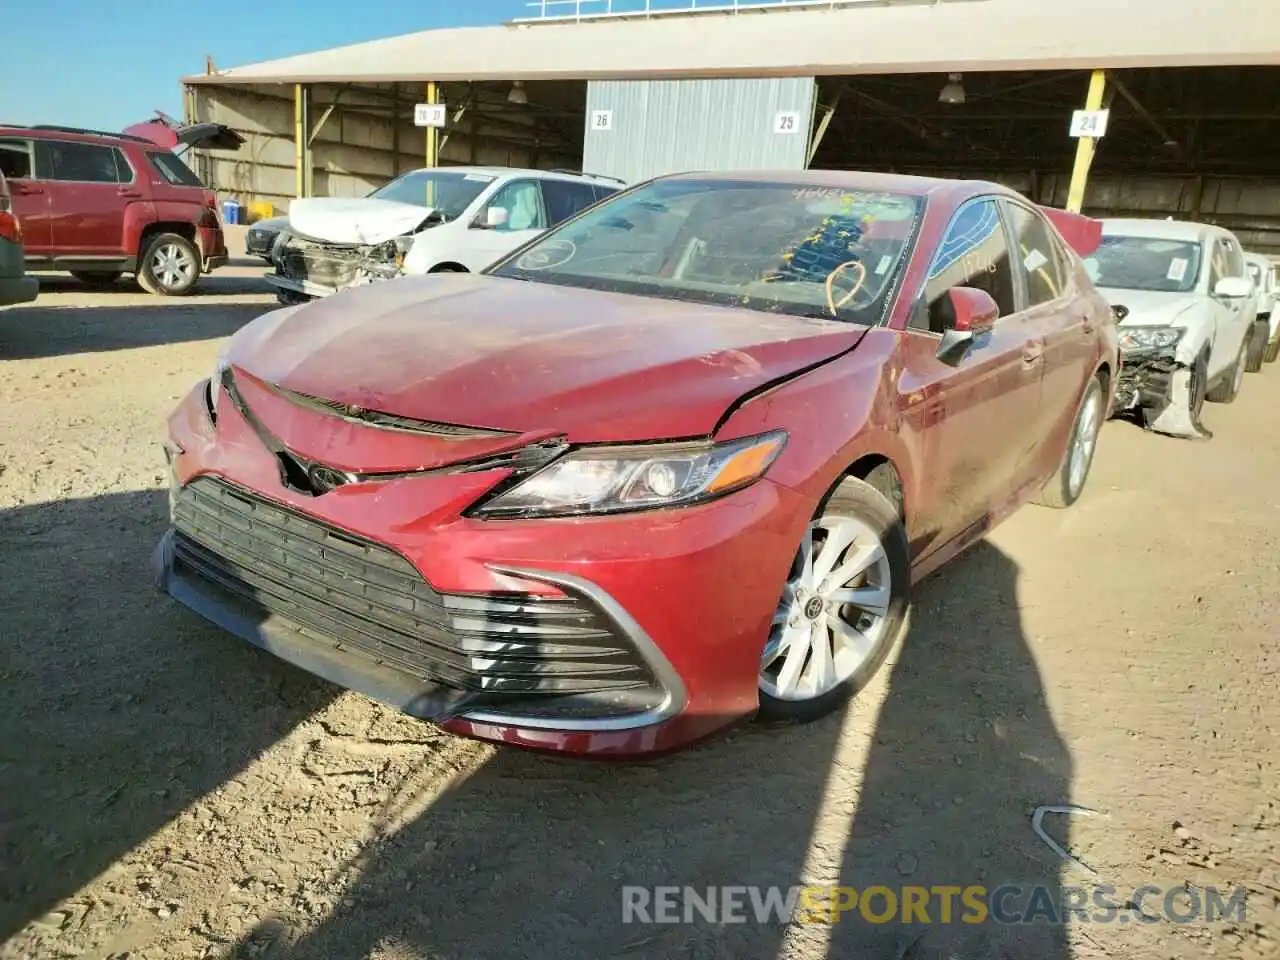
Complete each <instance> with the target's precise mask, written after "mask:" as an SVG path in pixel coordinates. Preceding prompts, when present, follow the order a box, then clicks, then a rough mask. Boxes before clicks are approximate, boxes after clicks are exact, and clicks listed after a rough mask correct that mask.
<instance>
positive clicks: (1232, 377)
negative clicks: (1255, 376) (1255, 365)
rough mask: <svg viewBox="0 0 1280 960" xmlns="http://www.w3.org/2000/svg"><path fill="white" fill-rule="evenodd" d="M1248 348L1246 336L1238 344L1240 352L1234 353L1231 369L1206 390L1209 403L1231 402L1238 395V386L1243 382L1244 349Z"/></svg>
mask: <svg viewBox="0 0 1280 960" xmlns="http://www.w3.org/2000/svg"><path fill="white" fill-rule="evenodd" d="M1248 348H1249V340H1248V339H1247V338H1246V340H1245V342H1244V343H1242V344H1241V345H1240V352H1239V353H1238V354H1236V360H1235V363H1234V364H1232V366H1231V369H1230V370H1229V371H1228V372H1227V374H1226V375H1225V376H1224V377H1222V379H1220V380H1219V381H1218V382H1217V384H1216V385H1215V386H1214V387H1213V388H1212V389H1211V390H1210V391H1209V392H1208V394H1207V397H1206V398H1207V399H1208V401H1209V402H1210V403H1232V402H1233V401H1234V400H1235V398H1236V397H1238V396H1240V387H1241V385H1243V383H1244V368H1245V351H1246V350H1248Z"/></svg>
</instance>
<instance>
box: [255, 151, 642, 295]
mask: <svg viewBox="0 0 1280 960" xmlns="http://www.w3.org/2000/svg"><path fill="white" fill-rule="evenodd" d="M623 186H624V184H623V183H622V181H620V180H612V179H610V178H607V177H598V176H592V175H589V174H580V173H572V172H569V171H559V170H515V169H511V168H508V167H431V168H427V169H422V170H414V171H412V172H410V173H405V174H401V175H400V176H399V177H397V178H396V179H395V180H392V181H391V182H390V183H388V184H387V185H386V186H383V187H379V188H378V189H377V190H375V191H374V192H373V193H371V194H370V195H369V196H367V197H359V198H350V199H347V198H340V197H316V198H309V199H302V200H295V201H294V202H293V203H292V204H291V205H290V207H289V227H288V229H287V230H284V231H282V232H281V234H280V236H279V237H278V238H277V239H276V242H275V246H274V247H273V249H272V252H271V261H272V263H274V264H275V267H276V272H275V273H274V274H272V275H269V276H268V277H267V280H268V281H269V282H270V283H271V284H272V285H273V286H274V287H275V288H276V290H277V291H278V293H279V294H280V299H281V300H284V301H286V302H294V301H297V300H303V299H310V298H312V297H323V296H327V295H329V294H331V293H334V292H336V291H338V290H341V289H345V288H347V287H353V286H360V285H362V284H366V283H374V282H377V281H379V280H387V279H391V278H393V277H397V276H402V275H406V274H422V273H434V272H439V271H453V272H475V271H477V270H483V269H484V268H485V267H487V266H488V265H489V264H491V263H493V262H495V261H497V260H499V259H501V258H502V257H504V256H506V255H507V254H508V253H510V252H511V251H512V250H515V249H516V248H517V247H519V246H520V245H521V244H523V243H526V242H527V241H529V240H532V239H533V238H534V237H536V236H537V235H538V234H540V233H541V232H542V231H544V230H546V229H548V228H549V227H554V226H555V225H556V224H558V223H561V222H562V221H564V220H567V219H569V218H570V217H572V216H575V215H576V214H578V213H579V212H581V211H582V210H585V209H586V208H587V207H589V206H591V205H592V204H594V203H596V202H597V201H598V200H603V199H604V198H605V197H608V196H612V195H613V194H615V193H617V192H618V191H619V190H621V189H622V188H623Z"/></svg>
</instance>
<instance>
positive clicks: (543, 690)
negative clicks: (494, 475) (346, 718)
mask: <svg viewBox="0 0 1280 960" xmlns="http://www.w3.org/2000/svg"><path fill="white" fill-rule="evenodd" d="M173 522H174V527H175V531H176V538H175V562H176V563H177V564H178V565H180V566H181V567H182V568H184V569H185V570H186V571H188V572H190V573H192V574H194V575H196V576H198V577H200V578H202V579H204V580H206V581H208V582H210V583H212V584H215V585H216V586H217V587H218V588H220V589H222V590H225V591H229V592H230V593H232V594H233V595H235V596H236V597H237V598H238V599H239V600H241V601H242V602H246V603H249V604H251V605H252V606H254V607H255V608H258V609H260V610H262V611H264V612H265V613H267V614H271V615H276V616H280V617H283V618H285V619H287V620H288V621H290V622H291V623H293V624H294V625H296V626H298V627H300V628H302V629H304V631H306V632H307V633H308V635H313V636H315V638H316V639H317V641H318V642H328V643H330V644H332V645H333V646H335V647H337V648H340V649H344V650H349V651H352V652H356V653H359V654H361V655H363V656H366V657H368V658H370V659H373V660H374V661H376V662H378V663H380V664H383V665H386V666H388V667H391V668H393V669H396V670H399V671H402V672H405V673H409V674H412V675H413V676H415V677H420V678H423V679H427V680H431V681H434V682H438V683H443V684H446V685H449V686H452V687H455V688H457V689H463V690H473V691H488V692H493V693H496V694H501V693H503V692H510V693H518V694H521V695H524V696H528V695H529V694H531V693H536V694H557V695H573V694H593V693H607V692H609V691H619V690H633V689H636V688H644V687H652V686H653V685H654V678H653V675H652V672H651V671H650V669H649V667H648V665H647V664H646V663H645V662H644V660H643V659H642V658H641V657H640V656H639V654H638V653H637V651H636V650H635V649H634V648H633V647H632V646H631V645H630V644H629V643H628V642H627V641H626V639H625V637H623V636H622V635H621V634H620V633H619V632H618V630H617V629H616V627H615V626H614V624H613V622H612V621H611V620H610V619H609V618H608V617H607V616H605V615H604V614H602V613H601V612H600V611H599V610H597V609H596V608H595V607H594V606H593V605H592V604H591V603H590V602H589V601H588V600H586V598H579V597H570V598H567V599H561V598H549V597H540V596H535V595H533V594H524V593H510V594H485V595H464V594H440V593H438V592H437V591H435V590H434V589H433V588H432V587H431V586H430V585H429V584H428V583H427V582H426V580H425V579H423V578H422V576H421V575H420V574H419V573H418V572H417V570H416V569H415V568H414V567H413V565H412V564H410V563H409V561H408V560H406V559H405V558H404V557H402V556H401V555H399V554H398V553H395V552H394V551H392V550H389V549H387V548H385V547H382V546H380V545H378V544H376V543H373V542H370V541H364V540H363V539H362V538H360V537H357V536H355V535H352V534H349V533H345V532H343V531H340V530H338V529H336V528H334V527H331V526H329V525H328V524H325V523H323V522H321V521H319V520H315V519H312V518H311V517H308V516H306V515H304V514H301V513H298V512H296V511H294V510H291V509H289V508H287V507H284V506H281V505H279V504H275V503H272V502H271V501H269V500H266V499H265V498H262V497H259V496H257V495H255V494H251V493H249V492H248V491H245V490H242V489H240V488H238V487H235V486H233V485H231V484H229V483H227V482H226V481H223V480H221V479H218V478H214V477H199V478H197V479H196V480H194V481H192V482H191V483H189V484H188V485H187V486H186V487H184V488H182V490H180V491H179V492H178V494H177V496H176V498H175V503H174V512H173Z"/></svg>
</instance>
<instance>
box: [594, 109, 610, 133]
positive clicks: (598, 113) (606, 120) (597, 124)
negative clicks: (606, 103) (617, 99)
mask: <svg viewBox="0 0 1280 960" xmlns="http://www.w3.org/2000/svg"><path fill="white" fill-rule="evenodd" d="M591 129H592V130H612V129H613V111H612V110H592V111H591Z"/></svg>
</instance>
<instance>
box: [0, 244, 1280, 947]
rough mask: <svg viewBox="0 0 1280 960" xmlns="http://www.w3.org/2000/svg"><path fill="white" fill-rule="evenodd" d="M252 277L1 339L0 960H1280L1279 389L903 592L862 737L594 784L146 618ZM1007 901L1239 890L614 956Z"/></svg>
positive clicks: (1152, 447) (866, 706)
mask: <svg viewBox="0 0 1280 960" xmlns="http://www.w3.org/2000/svg"><path fill="white" fill-rule="evenodd" d="M260 274H261V269H260V268H255V267H253V266H252V265H248V263H247V262H245V265H240V266H235V267H233V268H231V269H228V270H226V271H222V272H219V273H218V274H217V275H215V276H214V277H213V278H211V279H210V280H209V281H208V282H207V283H206V284H205V285H204V286H202V288H201V291H200V295H199V296H195V297H192V298H190V299H186V300H180V301H165V300H159V299H156V298H152V297H148V296H146V295H144V294H141V293H139V292H137V291H136V289H135V288H131V287H129V286H128V285H126V284H122V285H121V286H120V287H119V289H117V290H114V291H110V292H105V293H103V292H91V291H86V290H84V289H82V288H80V287H78V286H77V285H76V284H75V283H74V282H73V281H71V280H70V279H69V278H67V279H57V278H49V279H48V280H47V282H46V284H45V288H44V292H43V293H42V295H41V297H40V300H39V301H38V303H36V304H35V305H32V306H30V307H27V308H21V309H14V310H9V311H7V312H0V957H4V958H19V957H22V958H27V957H39V958H46V957H50V958H60V957H89V958H108V957H111V958H116V960H122V958H125V957H128V958H129V960H159V958H185V957H232V956H235V957H268V958H273V957H314V958H318V960H336V958H348V957H350V958H364V957H376V958H379V960H407V958H442V960H443V958H450V960H452V958H458V960H461V958H468V960H471V958H518V957H531V958H550V957H556V958H577V957H582V958H591V960H599V958H602V957H624V956H625V957H646V958H647V957H654V958H686V957H687V958H697V960H703V958H706V960H713V958H714V960H720V958H724V960H730V958H732V960H739V958H761V960H768V958H779V960H783V958H785V960H801V958H803V960H818V958H824V957H832V958H835V957H849V956H855V955H856V956H858V957H867V958H879V957H884V958H891V960H897V958H923V957H935V956H936V957H944V956H953V957H956V958H963V960H988V958H997V957H1019V958H1021V957H1028V958H1034V960H1066V958H1100V957H1141V958H1147V957H1151V958H1183V957H1201V956H1206V955H1214V956H1217V957H1248V958H1264V957H1268V958H1275V957H1277V956H1280V920H1278V919H1277V903H1278V902H1280V751H1278V749H1277V743H1278V741H1277V734H1278V733H1280V697H1278V696H1277V693H1278V692H1280V683H1278V673H1280V656H1278V655H1277V652H1276V648H1277V636H1278V630H1277V628H1278V627H1280V595H1278V593H1277V589H1276V584H1277V582H1280V549H1278V547H1280V544H1278V542H1277V541H1278V540H1280V365H1278V366H1272V367H1268V368H1267V369H1266V370H1265V372H1264V373H1261V374H1256V375H1250V376H1249V377H1248V379H1247V381H1246V385H1245V388H1244V391H1243V394H1242V396H1241V398H1240V399H1239V400H1238V401H1237V402H1236V403H1235V404H1233V405H1230V406H1213V405H1211V406H1210V407H1209V408H1208V410H1207V412H1206V422H1207V424H1208V426H1209V427H1210V429H1212V430H1213V431H1214V432H1215V434H1216V436H1215V438H1214V439H1213V440H1212V441H1210V442H1208V443H1193V442H1184V441H1177V440H1170V439H1164V438H1160V437H1156V436H1152V435H1148V434H1144V433H1142V432H1141V431H1140V430H1138V429H1137V428H1136V427H1133V426H1131V425H1128V424H1125V423H1118V422H1113V423H1111V424H1108V426H1107V427H1106V428H1105V430H1104V432H1103V435H1102V438H1101V442H1100V446H1099V450H1098V457H1097V463H1096V466H1095V469H1094V473H1093V476H1092V479H1091V480H1090V483H1089V487H1088V489H1087V491H1086V493H1085V496H1084V498H1083V500H1082V501H1081V502H1080V503H1079V504H1077V506H1076V507H1075V508H1073V509H1072V510H1069V511H1065V512H1054V511H1048V510H1041V509H1038V508H1035V507H1027V508H1025V509H1023V510H1022V511H1020V512H1019V513H1018V514H1017V515H1016V516H1015V517H1014V518H1013V519H1012V520H1010V521H1009V522H1007V523H1006V524H1005V525H1004V526H1002V527H1001V528H1000V529H998V530H997V531H996V532H995V533H994V535H993V536H991V537H990V539H989V540H988V541H986V542H984V543H982V544H980V545H979V546H978V547H976V548H975V549H973V550H972V551H970V553H969V554H968V555H967V556H966V557H964V558H963V559H961V560H960V561H958V562H957V563H955V564H953V565H952V566H950V567H949V568H947V569H945V570H944V571H942V572H941V573H939V574H937V575H935V576H934V577H933V578H931V579H930V580H929V581H928V582H927V583H925V584H924V585H922V587H921V588H920V589H919V591H918V594H917V599H916V603H915V607H914V611H913V624H912V627H911V630H910V633H909V636H908V638H907V640H906V641H905V643H904V644H903V646H902V647H901V649H900V651H899V652H898V654H897V655H896V657H895V660H894V662H893V663H892V665H891V669H888V670H886V671H884V672H883V673H882V674H881V676H880V678H879V679H878V680H877V681H876V682H875V683H874V684H873V686H872V688H871V689H870V690H868V691H867V692H866V694H865V695H864V696H863V697H861V698H860V699H859V700H858V701H857V703H856V704H855V705H854V706H853V707H852V708H851V709H850V710H849V711H848V713H847V714H846V715H844V716H842V717H834V718H830V719H829V720H827V721H825V722H822V723H818V724H815V725H812V726H809V727H804V728H793V729H783V730H778V729H766V728H759V727H755V726H751V725H746V726H743V727H740V728H737V729H735V730H734V731H732V732H731V733H729V734H728V735H726V736H724V737H721V738H717V739H715V740H713V741H711V742H708V743H706V744H703V745H700V746H699V747H697V748H695V749H693V750H690V751H687V752H685V753H682V754H679V755H676V756H673V757H670V758H666V759H663V760H657V761H652V762H645V763H635V764H625V765H620V764H609V765H604V764H592V763H584V762H576V761H568V760H562V759H558V758H545V757H541V756H537V755H532V754H529V753H523V752H517V751H513V750H508V749H494V748H492V747H488V746H483V745H479V744H476V743H472V742H469V741H465V740H461V739H457V738H454V737H451V736H448V735H445V734H442V733H440V732H438V731H436V730H435V729H434V728H432V727H430V726H426V725H424V724H420V723H418V722H415V721H411V720H408V719H406V718H403V717H401V716H399V715H397V714H395V713H393V712H391V711H389V710H387V709H384V708H382V707H380V706H378V705H376V704H374V703H372V702H370V701H368V700H366V699H364V698H362V697H360V696H357V695H354V694H348V693H342V692H340V691H339V690H337V689H335V688H333V687H331V686H329V685H327V684H325V683H323V682H321V681H318V680H314V679H312V678H310V677H308V676H307V675H305V674H303V673H301V672H299V671H297V670H294V669H292V668H290V667H287V666H284V665H282V664H280V663H278V662H276V661H274V660H272V658H271V657H269V656H267V655H265V654H263V653H260V652H258V651H256V650H254V649H251V648H250V647H248V646H246V645H245V644H243V643H241V642H239V641H237V640H235V639H233V638H231V637H229V636H226V635H224V634H222V633H220V632H219V631H218V630H216V629H214V628H212V627H209V626H206V625H205V624H204V623H203V622H202V621H201V620H199V619H198V618H197V617H195V616H194V615H193V614H190V613H188V612H186V611H185V610H184V609H182V608H180V607H179V606H178V605H177V604H175V603H173V602H172V601H169V600H168V599H166V598H164V597H162V596H160V595H159V594H157V593H156V592H155V591H154V590H153V588H152V587H151V586H150V584H149V580H148V575H147V560H148V556H149V553H150V551H151V548H152V545H153V544H154V543H155V541H156V539H157V538H158V537H159V535H160V533H161V531H162V529H163V526H164V510H165V494H164V492H163V479H162V473H161V454H160V450H159V447H158V443H159V440H160V439H161V437H162V435H163V430H164V420H165V417H166V415H167V413H168V411H169V410H170V409H171V408H172V407H173V405H174V404H175V403H176V401H177V400H178V398H179V396H180V395H181V394H183V393H184V392H185V391H186V390H187V389H188V388H189V387H190V385H191V384H193V383H194V382H195V381H196V380H198V379H199V378H201V377H203V376H206V375H207V373H208V372H209V370H210V369H211V368H212V365H213V361H214V358H215V355H216V353H217V351H218V348H219V346H220V344H221V343H223V342H224V340H225V338H226V337H227V336H228V335H229V334H231V333H232V332H233V331H234V330H236V329H237V328H238V327H239V326H241V325H242V324H243V323H245V322H246V321H248V320H249V319H251V318H252V317H254V316H256V315H257V314H259V313H261V312H262V311H264V310H266V309H269V307H270V304H271V302H272V298H271V297H270V296H269V295H268V293H267V288H266V286H265V285H264V284H263V283H262V281H261V279H260ZM1064 803H1075V804H1081V805H1084V806H1086V807H1089V808H1092V809H1094V810H1097V811H1101V812H1102V813H1103V814H1105V816H1104V817H1098V818H1091V819H1081V818H1075V817H1073V818H1070V820H1065V819H1062V818H1058V819H1050V820H1046V826H1047V827H1048V829H1049V830H1050V831H1051V832H1052V833H1053V835H1054V836H1056V837H1058V838H1059V839H1060V840H1063V841H1065V842H1067V843H1068V844H1069V845H1070V847H1071V849H1072V850H1073V851H1074V852H1075V853H1076V854H1077V855H1078V856H1079V857H1081V859H1082V860H1083V861H1084V862H1085V863H1087V864H1088V865H1089V866H1090V867H1092V868H1093V869H1094V870H1096V871H1097V874H1098V876H1097V877H1096V878H1095V877H1090V876H1087V875H1085V874H1082V873H1081V872H1079V871H1077V870H1074V869H1073V868H1071V867H1069V866H1067V865H1065V864H1064V863H1063V862H1062V861H1061V860H1060V859H1059V858H1058V857H1057V856H1056V855H1055V854H1054V853H1053V852H1052V851H1051V850H1050V849H1049V848H1048V847H1047V846H1046V845H1044V844H1043V843H1042V842H1041V841H1040V840H1039V839H1037V837H1036V836H1035V834H1034V833H1033V832H1032V829H1031V820H1030V815H1031V812H1032V811H1033V809H1034V808H1035V807H1037V806H1038V805H1042V804H1064ZM1006 882H1010V883H1018V884H1022V885H1024V886H1026V885H1030V884H1034V883H1042V884H1045V885H1047V886H1048V887H1049V888H1051V889H1057V890H1059V891H1060V890H1061V888H1062V886H1063V885H1074V884H1081V883H1092V882H1103V883H1109V884H1111V885H1113V886H1115V887H1116V888H1117V889H1118V890H1119V891H1122V892H1123V891H1130V890H1134V889H1136V888H1138V887H1140V886H1142V885H1144V884H1154V885H1156V886H1159V887H1161V888H1172V887H1184V891H1185V892H1184V894H1183V895H1182V899H1181V900H1179V901H1178V902H1180V903H1181V902H1184V901H1185V902H1191V899H1190V898H1195V897H1197V896H1200V897H1202V896H1203V895H1202V891H1203V890H1204V889H1205V888H1206V887H1212V886H1216V887H1218V888H1220V889H1222V890H1223V891H1227V890H1229V888H1232V887H1234V886H1236V885H1240V886H1242V887H1244V888H1246V889H1247V891H1248V898H1247V916H1246V918H1245V920H1244V922H1229V923H1217V924H1205V923H1201V922H1192V923H1187V924H1177V923H1173V922H1170V921H1168V920H1164V921H1158V922H1154V923H1150V924H1147V923H1137V922H1131V923H1128V924H1124V923H1119V922H1115V923H1110V924H1104V923H1092V924H1084V923H1080V924H1074V925H1071V926H1069V927H1067V928H1061V927H1059V928H1053V929H1052V930H1050V931H1049V932H1047V933H1046V932H1045V930H1044V929H1043V928H1036V930H1035V931H1032V932H1029V931H1028V930H1027V929H1024V927H1018V926H1014V927H1004V928H993V927H992V926H991V925H984V926H982V927H981V928H969V927H965V926H964V925H962V924H950V925H935V926H933V927H931V928H929V929H927V930H921V929H916V928H903V927H899V926H897V925H895V924H887V925H879V926H876V925H871V924H867V923H865V922H864V921H862V920H860V919H858V918H857V917H856V914H855V915H849V916H846V917H845V918H844V919H843V920H842V922H840V923H838V924H808V925H800V924H793V925H785V924H780V923H765V924H757V923H755V922H754V921H753V922H749V923H746V924H724V925H717V924H712V923H708V922H705V921H702V920H699V921H697V922H695V923H692V924H675V925H658V926H645V925H635V924H624V923H622V898H621V892H620V891H621V887H622V886H623V885H629V884H639V885H676V886H683V885H692V886H696V887H705V886H706V885H711V884H714V885H752V884H760V885H778V886H782V887H787V886H790V885H792V884H797V883H818V884H842V885H846V884H847V885H852V886H855V887H858V888H859V889H864V888H866V887H867V886H870V885H876V884H879V885H887V886H890V887H897V886H900V885H904V884H920V885H924V886H931V885H937V884H955V885H959V886H963V885H968V884H975V883H977V884H985V885H987V886H988V887H989V888H991V887H995V886H998V885H999V884H1001V883H1006ZM1120 899H1123V895H1122V896H1121V898H1120ZM1160 899H1161V898H1159V897H1155V898H1153V899H1152V901H1150V902H1151V903H1154V904H1156V905H1158V904H1159V903H1160ZM1028 944H1034V946H1028ZM855 951H856V952H855Z"/></svg>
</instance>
